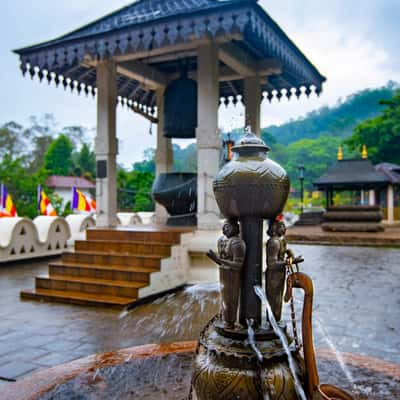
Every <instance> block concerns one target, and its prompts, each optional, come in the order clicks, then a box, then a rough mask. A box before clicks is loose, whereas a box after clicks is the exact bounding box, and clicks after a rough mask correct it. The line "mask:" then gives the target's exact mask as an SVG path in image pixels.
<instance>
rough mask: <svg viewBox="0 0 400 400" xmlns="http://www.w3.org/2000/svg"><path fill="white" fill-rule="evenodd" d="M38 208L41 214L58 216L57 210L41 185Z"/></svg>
mask: <svg viewBox="0 0 400 400" xmlns="http://www.w3.org/2000/svg"><path fill="white" fill-rule="evenodd" d="M38 210H39V214H40V215H46V216H49V217H57V212H56V210H55V209H54V207H53V205H52V204H51V202H50V199H49V198H48V197H47V195H46V193H45V192H44V190H43V189H42V187H41V186H38Z"/></svg>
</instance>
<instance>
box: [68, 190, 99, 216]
mask: <svg viewBox="0 0 400 400" xmlns="http://www.w3.org/2000/svg"><path fill="white" fill-rule="evenodd" d="M72 209H73V210H76V211H86V212H95V211H96V202H95V201H94V200H93V199H91V198H90V197H89V196H85V195H84V194H83V193H82V192H81V191H80V190H78V189H77V188H76V187H74V188H72Z"/></svg>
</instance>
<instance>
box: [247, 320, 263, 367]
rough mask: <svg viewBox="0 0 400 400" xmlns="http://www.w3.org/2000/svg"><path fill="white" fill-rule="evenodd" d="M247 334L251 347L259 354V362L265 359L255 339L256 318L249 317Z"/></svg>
mask: <svg viewBox="0 0 400 400" xmlns="http://www.w3.org/2000/svg"><path fill="white" fill-rule="evenodd" d="M246 322H247V335H248V339H247V340H248V342H249V345H250V347H251V349H252V350H253V351H254V354H255V355H256V356H257V359H258V361H259V362H262V361H263V355H262V354H261V351H260V350H259V349H258V347H257V344H256V340H255V333H254V329H253V326H254V320H253V319H247V320H246Z"/></svg>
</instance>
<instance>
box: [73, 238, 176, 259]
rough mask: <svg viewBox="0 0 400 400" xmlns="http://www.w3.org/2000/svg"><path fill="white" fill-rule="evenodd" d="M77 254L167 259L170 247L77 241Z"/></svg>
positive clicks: (165, 245)
mask: <svg viewBox="0 0 400 400" xmlns="http://www.w3.org/2000/svg"><path fill="white" fill-rule="evenodd" d="M75 251H77V252H82V251H83V252H102V253H110V254H114V253H117V254H120V255H131V254H150V255H151V254H154V255H157V256H163V257H169V256H170V255H171V245H170V244H166V243H162V242H149V243H143V242H114V241H111V242H110V241H106V240H86V241H84V240H77V241H76V242H75Z"/></svg>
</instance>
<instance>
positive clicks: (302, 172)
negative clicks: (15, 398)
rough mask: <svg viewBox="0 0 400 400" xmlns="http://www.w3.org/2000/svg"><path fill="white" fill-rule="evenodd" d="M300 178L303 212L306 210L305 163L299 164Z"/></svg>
mask: <svg viewBox="0 0 400 400" xmlns="http://www.w3.org/2000/svg"><path fill="white" fill-rule="evenodd" d="M298 169H299V179H300V199H301V205H300V211H301V214H303V211H304V171H305V169H306V168H305V167H304V165H302V164H301V165H299V167H298Z"/></svg>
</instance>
